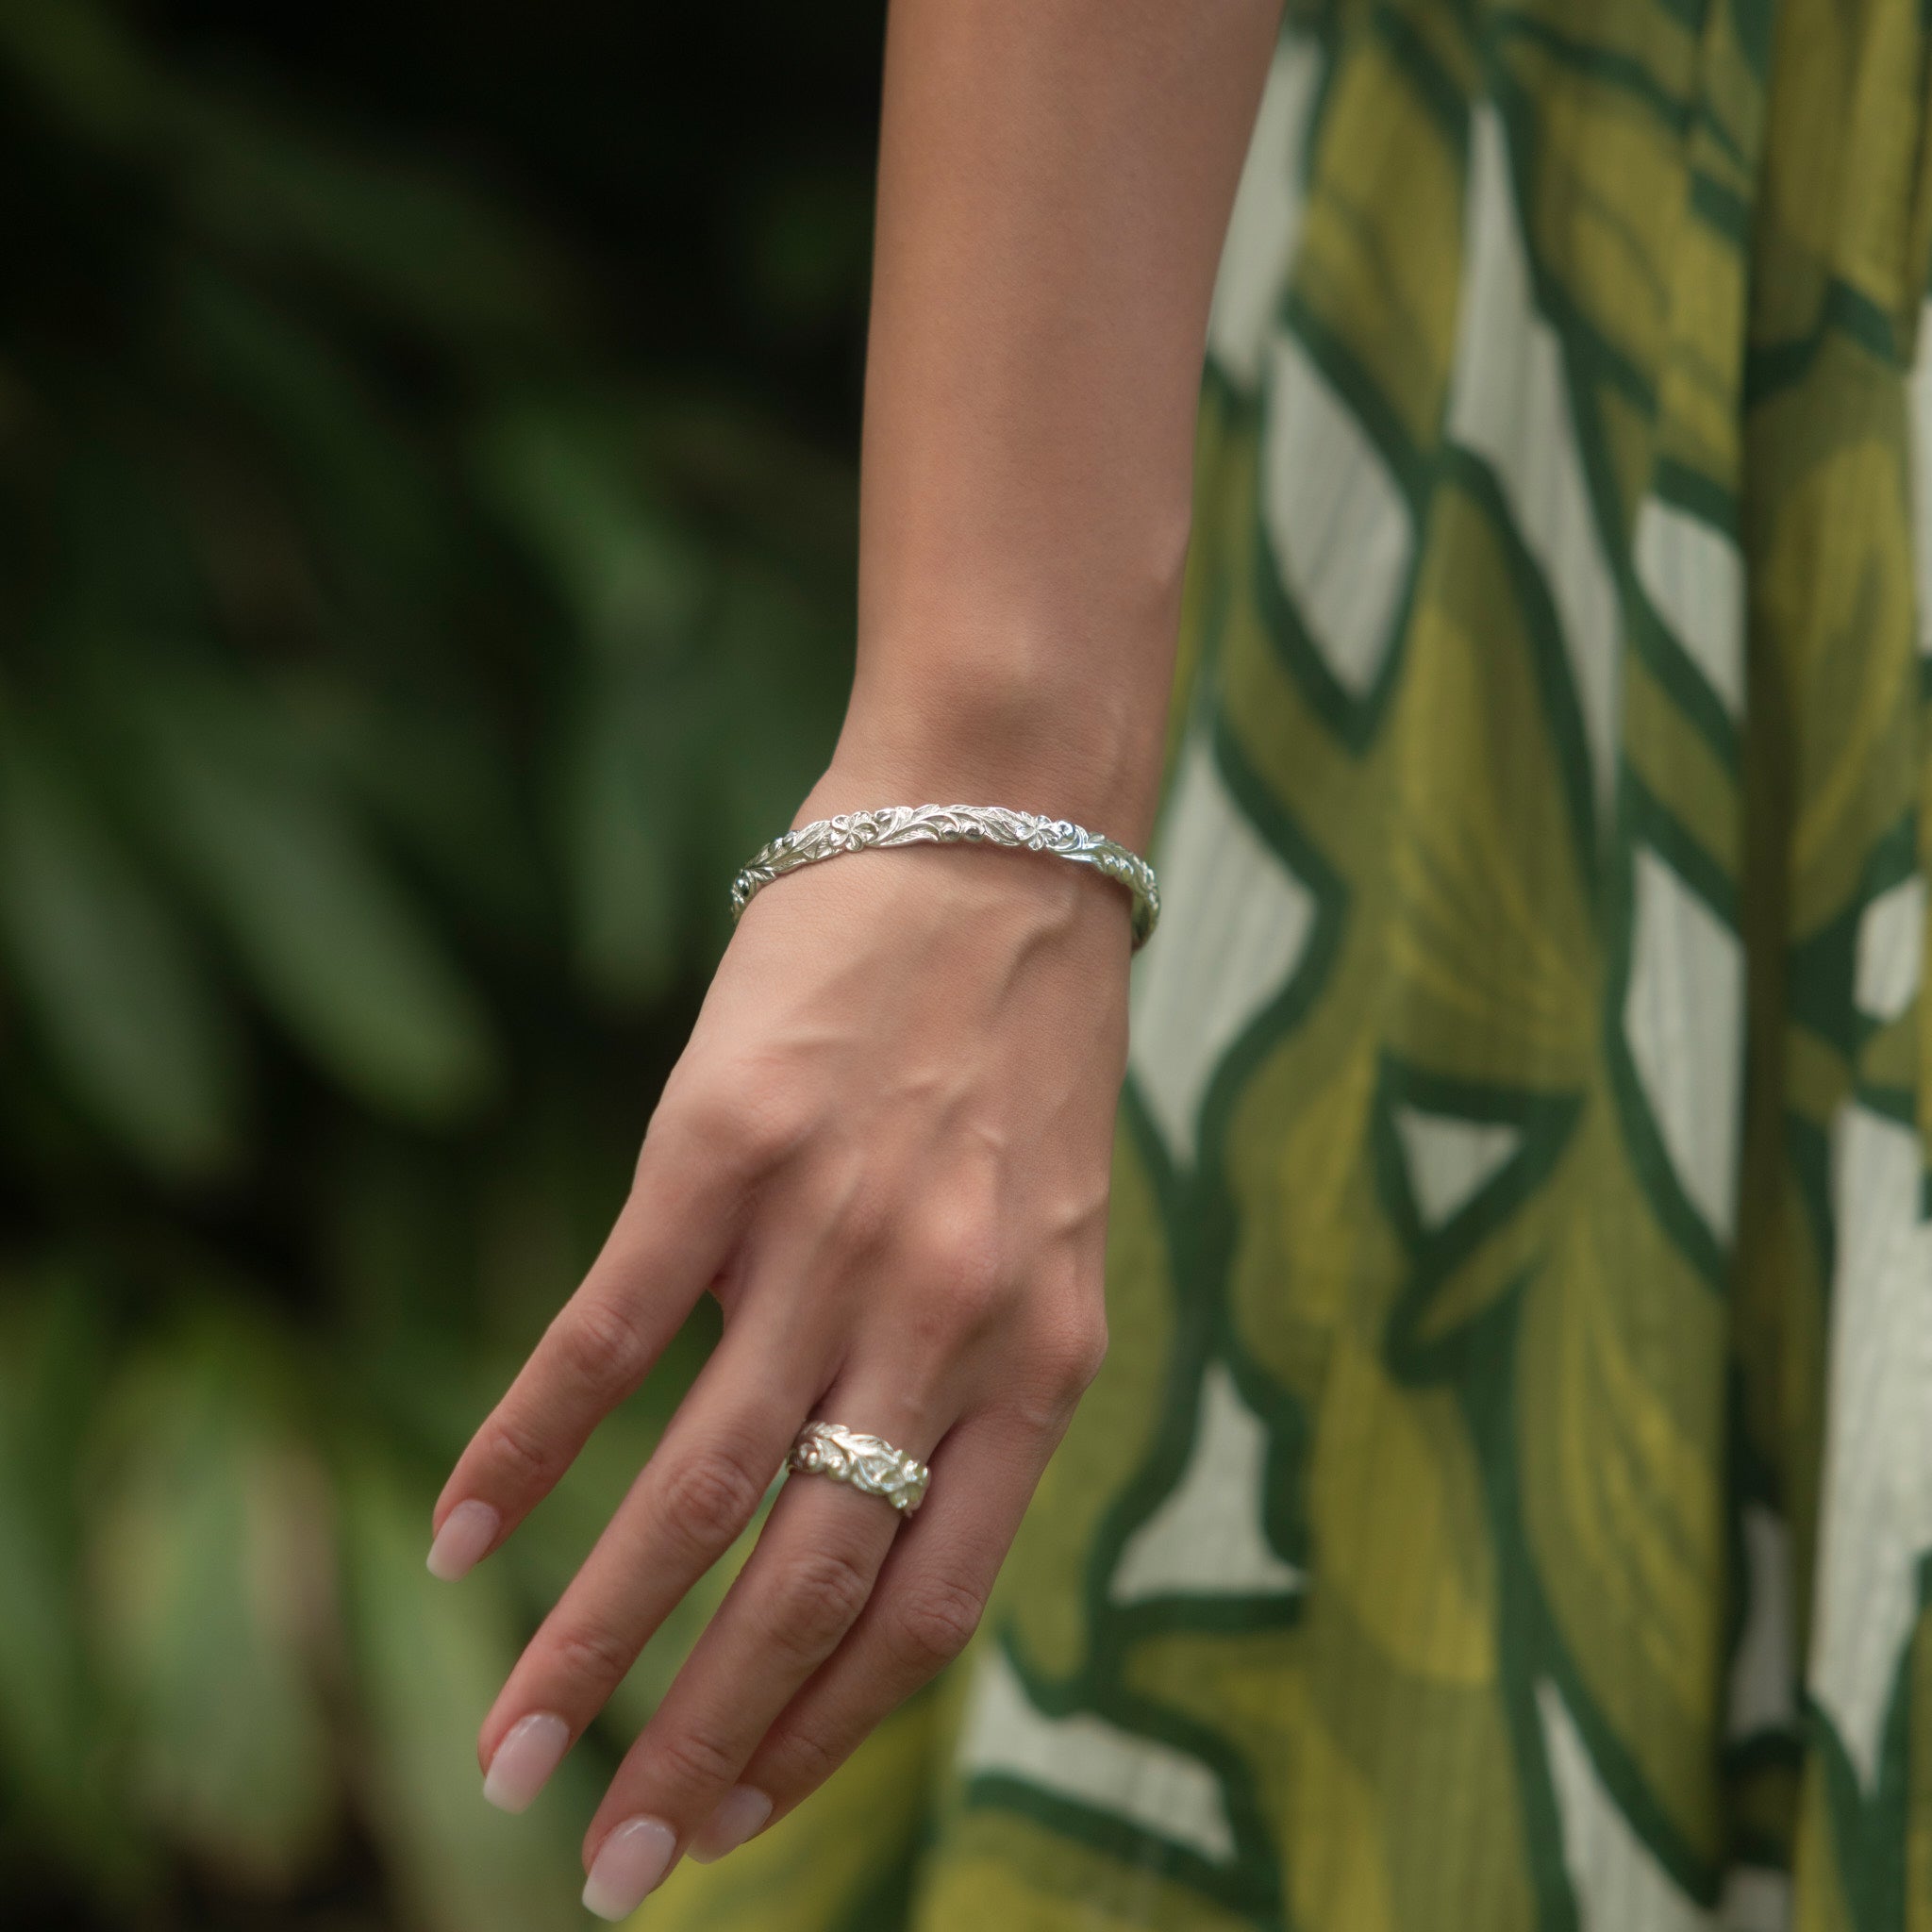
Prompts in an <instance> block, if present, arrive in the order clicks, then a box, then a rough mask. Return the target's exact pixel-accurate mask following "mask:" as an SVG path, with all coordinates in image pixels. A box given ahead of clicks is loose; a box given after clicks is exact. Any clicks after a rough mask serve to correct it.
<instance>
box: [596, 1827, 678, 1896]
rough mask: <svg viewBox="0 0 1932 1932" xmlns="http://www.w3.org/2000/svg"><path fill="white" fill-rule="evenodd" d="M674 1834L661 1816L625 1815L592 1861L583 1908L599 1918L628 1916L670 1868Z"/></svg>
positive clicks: (674, 1842)
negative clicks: (636, 1816) (641, 1816)
mask: <svg viewBox="0 0 1932 1932" xmlns="http://www.w3.org/2000/svg"><path fill="white" fill-rule="evenodd" d="M676 1849H677V1834H676V1833H675V1831H673V1830H672V1828H671V1827H670V1826H669V1825H668V1824H665V1823H664V1821H663V1820H662V1819H661V1818H626V1819H625V1821H624V1823H623V1824H619V1825H614V1826H612V1828H611V1832H610V1836H609V1837H608V1838H607V1839H606V1840H604V1842H603V1843H602V1844H601V1845H599V1846H598V1847H597V1856H596V1857H594V1858H592V1859H591V1875H590V1877H589V1878H588V1879H586V1880H585V1882H584V1908H585V1909H586V1910H587V1911H592V1912H595V1913H596V1915H597V1916H598V1917H599V1918H600V1919H627V1918H629V1916H630V1915H631V1913H633V1912H634V1911H636V1910H637V1908H638V1907H639V1906H641V1904H642V1903H643V1901H644V1896H645V1894H646V1893H647V1892H651V1891H655V1890H657V1889H658V1880H659V1879H661V1878H662V1877H663V1876H664V1874H665V1873H666V1872H668V1871H669V1870H670V1869H671V1855H672V1853H673V1852H675V1850H676Z"/></svg>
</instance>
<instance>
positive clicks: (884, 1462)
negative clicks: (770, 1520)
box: [785, 1423, 932, 1516]
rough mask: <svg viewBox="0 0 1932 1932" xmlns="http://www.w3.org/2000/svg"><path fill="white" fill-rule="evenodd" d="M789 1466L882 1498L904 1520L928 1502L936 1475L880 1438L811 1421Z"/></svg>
mask: <svg viewBox="0 0 1932 1932" xmlns="http://www.w3.org/2000/svg"><path fill="white" fill-rule="evenodd" d="M785 1462H786V1467H787V1468H789V1469H795V1470H797V1471H799V1472H800V1474H804V1475H828V1476H830V1477H831V1478H832V1480H833V1481H834V1482H839V1483H850V1484H851V1486H852V1487H853V1488H854V1489H855V1490H863V1491H865V1492H866V1494H867V1495H869V1496H883V1497H884V1498H885V1499H886V1501H887V1502H888V1503H890V1504H891V1506H892V1507H893V1508H894V1509H896V1510H898V1512H899V1513H900V1515H902V1516H910V1515H911V1514H912V1512H913V1511H914V1510H915V1509H917V1508H918V1507H919V1506H920V1504H921V1503H922V1502H924V1499H925V1484H926V1478H927V1477H928V1476H930V1475H931V1474H932V1472H931V1470H929V1469H928V1468H927V1467H926V1466H925V1464H924V1463H923V1462H915V1461H913V1459H912V1458H911V1457H909V1456H908V1455H907V1453H906V1452H905V1450H903V1449H894V1448H893V1447H892V1445H891V1443H890V1442H888V1441H884V1440H883V1439H882V1438H880V1437H878V1436H861V1435H859V1434H858V1432H857V1431H856V1430H853V1429H848V1428H846V1427H845V1426H844V1425H843V1424H841V1423H807V1424H806V1425H805V1426H804V1428H802V1429H800V1430H799V1432H798V1435H797V1438H796V1440H795V1441H793V1442H792V1444H791V1455H789V1456H788V1457H786V1458H785Z"/></svg>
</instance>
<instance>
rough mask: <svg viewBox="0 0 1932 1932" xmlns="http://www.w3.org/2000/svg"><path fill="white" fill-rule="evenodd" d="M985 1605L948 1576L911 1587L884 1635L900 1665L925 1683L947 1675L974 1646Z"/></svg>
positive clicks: (886, 1622)
mask: <svg viewBox="0 0 1932 1932" xmlns="http://www.w3.org/2000/svg"><path fill="white" fill-rule="evenodd" d="M984 1608H985V1600H984V1598H982V1597H981V1595H980V1594H979V1592H978V1591H975V1590H973V1589H970V1588H969V1587H968V1586H967V1585H965V1584H963V1583H959V1582H957V1581H955V1580H954V1579H952V1578H951V1577H945V1576H932V1577H925V1578H923V1579H922V1580H921V1581H919V1582H918V1583H915V1584H908V1587H907V1588H906V1590H905V1591H904V1592H903V1593H902V1594H901V1596H900V1598H899V1601H898V1602H897V1603H896V1604H895V1605H894V1606H893V1608H892V1610H891V1614H890V1615H889V1616H887V1617H886V1618H885V1620H884V1623H883V1627H882V1630H881V1635H882V1636H883V1637H884V1638H885V1640H886V1642H887V1643H888V1645H889V1647H890V1648H891V1653H892V1656H893V1657H894V1659H895V1661H897V1662H898V1663H899V1664H900V1665H902V1666H903V1667H904V1668H905V1669H906V1670H908V1672H911V1673H914V1674H917V1675H918V1676H920V1677H921V1678H925V1677H930V1676H932V1675H933V1674H935V1673H936V1672H938V1671H941V1670H942V1669H943V1668H944V1667H945V1666H946V1665H947V1664H949V1663H951V1662H952V1661H953V1659H954V1658H955V1657H958V1655H959V1653H960V1652H961V1651H962V1650H964V1649H965V1648H966V1646H967V1644H968V1643H970V1642H971V1641H973V1633H974V1631H975V1630H976V1629H978V1627H979V1617H980V1612H981V1611H982V1610H983V1609H984Z"/></svg>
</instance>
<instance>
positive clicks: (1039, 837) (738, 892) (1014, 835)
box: [731, 805, 1160, 950]
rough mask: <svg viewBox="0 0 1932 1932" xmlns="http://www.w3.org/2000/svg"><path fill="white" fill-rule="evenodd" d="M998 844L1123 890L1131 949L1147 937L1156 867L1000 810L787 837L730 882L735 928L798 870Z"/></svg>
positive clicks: (892, 814)
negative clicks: (908, 850) (1057, 861)
mask: <svg viewBox="0 0 1932 1932" xmlns="http://www.w3.org/2000/svg"><path fill="white" fill-rule="evenodd" d="M967 844H979V845H1004V846H1008V847H1009V848H1011V849H1012V850H1015V851H1023V852H1045V853H1050V854H1052V855H1053V857H1055V858H1065V859H1070V860H1072V861H1073V862H1074V864H1075V865H1090V866H1091V867H1092V868H1093V869H1094V871H1096V872H1098V873H1101V874H1104V875H1105V876H1106V877H1108V878H1110V879H1112V880H1113V881H1114V882H1115V883H1116V884H1117V885H1122V886H1124V887H1125V888H1126V889H1127V891H1128V893H1129V895H1130V896H1131V898H1132V900H1133V934H1134V946H1135V948H1136V949H1137V950H1138V949H1139V948H1140V947H1141V946H1143V945H1145V944H1146V942H1147V941H1148V939H1149V938H1150V937H1151V936H1152V934H1153V931H1154V927H1155V923H1156V922H1157V921H1158V919H1159V917H1160V891H1159V887H1158V885H1157V884H1156V882H1155V877H1154V868H1153V867H1152V866H1151V865H1149V864H1148V863H1147V861H1146V860H1145V859H1144V858H1141V857H1140V856H1139V855H1138V854H1137V853H1133V852H1129V851H1128V850H1127V848H1126V847H1125V846H1124V845H1120V844H1117V843H1116V842H1115V841H1113V840H1111V839H1104V838H1102V837H1101V836H1100V835H1099V833H1097V832H1090V831H1088V830H1087V829H1086V827H1085V826H1084V825H1076V824H1074V823H1073V822H1072V821H1071V820H1070V819H1049V818H1041V816H1040V815H1039V814H1037V813H1035V812H1030V811H1014V810H1012V809H1011V808H1008V807H1007V806H1003V805H889V806H884V807H881V808H879V809H878V810H876V811H848V812H840V813H838V814H837V815H836V816H835V817H832V818H828V819H814V820H813V821H812V822H811V824H808V825H800V826H799V827H798V828H797V830H796V831H791V832H785V833H782V834H780V836H779V837H777V838H775V839H774V840H773V841H771V843H770V844H768V845H763V846H760V847H759V848H758V851H757V852H755V853H754V854H753V855H752V857H751V859H750V861H749V862H748V863H747V864H746V865H745V867H744V869H743V870H742V871H741V873H740V874H738V876H737V877H736V878H735V879H733V880H732V882H731V916H732V919H733V920H734V921H736V919H737V918H738V916H739V914H740V913H741V912H742V911H743V910H744V908H745V907H746V906H747V905H748V904H749V903H750V902H751V899H752V895H753V894H754V893H756V892H757V891H758V890H759V889H760V888H761V887H764V886H768V885H770V884H771V882H772V881H773V880H774V879H775V878H777V877H778V876H780V874H784V873H788V872H795V871H796V870H797V869H798V868H799V867H800V866H803V865H811V864H814V863H815V862H817V861H818V860H820V859H823V858H837V857H839V856H840V855H841V853H847V852H864V851H867V850H869V849H871V848H873V847H874V846H888V845H967Z"/></svg>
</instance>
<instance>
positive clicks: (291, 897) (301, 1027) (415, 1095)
mask: <svg viewBox="0 0 1932 1932" xmlns="http://www.w3.org/2000/svg"><path fill="white" fill-rule="evenodd" d="M137 715H138V717H139V719H140V722H141V724H142V726H143V727H144V733H145V737H146V742H147V747H148V749H149V751H150V753H151V758H152V762H151V768H150V775H151V776H152V779H153V782H154V785H155V810H156V814H157V817H158V820H159V822H160V829H161V830H162V832H163V833H164V835H165V836H167V838H168V839H169V841H170V843H171V844H172V846H173V848H174V850H175V855H176V857H177V858H178V860H179V862H180V863H181V865H182V867H183V869H184V870H185V871H186V872H188V873H189V874H190V875H191V876H192V880H193V882H194V884H195V885H196V886H197V887H198V889H199V890H200V891H201V892H202V893H203V894H204V896H205V897H206V899H207V901H208V906H209V908H210V909H211V910H212V911H213V912H214V913H215V915H216V916H217V917H218V918H219V919H220V920H221V921H222V923H223V924H224V925H225V927H226V929H227V932H228V934H229V936H230V938H231V939H232V941H233V942H234V944H235V946H236V948H237V950H238V951H239V952H240V953H241V955H242V958H243V959H244V960H245V961H246V963H247V966H248V968H249V971H250V974H251V976H252V980H253V983H254V986H255V989H256V991H258V993H259V995H260V997H261V998H262V1000H263V1001H264V1002H265V1003H266V1004H267V1005H268V1006H269V1007H271V1008H274V1009H275V1012H276V1013H277V1014H278V1015H279V1016H280V1018H281V1019H282V1020H283V1022H284V1023H285V1024H287V1025H288V1026H289V1028H290V1030H291V1032H293V1033H294V1034H295V1035H296V1037H297V1038H298V1039H300V1040H301V1041H303V1042H304V1043H305V1044H306V1045H307V1046H308V1050H309V1051H310V1052H311V1053H312V1054H313V1055H314V1056H315V1058H317V1060H319V1061H320V1062H321V1063H322V1065H323V1066H324V1067H325V1068H326V1069H327V1070H328V1071H329V1072H330V1073H331V1074H334V1075H335V1076H336V1078H338V1079H339V1080H341V1082H342V1084H343V1085H344V1086H345V1087H347V1088H349V1089H350V1090H351V1091H354V1092H357V1093H358V1094H360V1095H361V1096H362V1097H363V1098H364V1099H366V1100H369V1101H371V1102H373V1103H374V1104H375V1105H376V1106H378V1107H382V1108H390V1109H392V1110H393V1111H395V1112H398V1113H401V1114H405V1115H408V1116H411V1117H414V1118H418V1119H423V1120H437V1119H446V1118H449V1117H451V1116H454V1115H458V1114H461V1113H464V1112H466V1111H468V1110H470V1109H472V1108H475V1107H476V1106H477V1105H478V1104H479V1103H480V1102H481V1101H482V1100H483V1099H485V1098H486V1097H487V1096H488V1094H489V1093H490V1091H491V1089H492V1087H493V1086H494V1084H495V1082H496V1080H497V1078H498V1068H497V1064H496V1054H495V1048H494V1042H493V1041H492V1039H491V1029H490V1025H489V1022H488V1019H487V1017H486V1015H485V1013H484V1010H483V1008H482V1005H481V1003H480V1002H479V1000H478V999H477V997H476V995H475V993H474V992H473V991H471V989H470V987H469V986H468V984H467V983H466V982H465V981H464V980H463V978H462V977H461V976H460V974H458V971H457V969H456V967H455V966H454V965H453V964H452V963H451V961H450V959H449V957H448V955H447V954H446V953H445V951H444V950H443V947H442V945H441V941H439V940H438V938H437V937H436V935H435V934H434V933H433V932H432V931H431V930H430V929H429V927H428V926H427V925H426V924H425V923H424V921H423V920H422V918H421V917H420V915H419V914H418V912H417V910H416V908H415V906H414V905H413V904H412V903H411V901H410V899H409V898H408V896H406V895H405V894H404V892H403V891H401V890H400V889H399V887H398V886H397V884H396V883H395V882H394V880H393V879H392V878H391V874H390V873H389V872H388V871H387V870H386V869H385V868H384V867H383V865H382V864H381V862H380V861H379V860H378V858H377V857H376V855H375V851H374V850H373V849H372V847H371V846H370V844H369V842H368V841H367V840H366V838H365V837H364V836H363V834H362V831H361V828H360V827H359V825H358V824H357V823H356V821H355V819H354V818H353V817H352V815H351V814H350V813H349V812H348V811H347V810H346V809H345V808H344V806H343V804H342V802H341V799H340V798H338V797H337V796H335V795H334V794H333V793H331V792H330V791H326V790H325V789H324V787H323V786H322V785H321V784H320V783H319V782H318V781H317V779H316V777H315V774H313V772H312V771H310V770H309V769H308V767H307V765H306V764H305V762H304V761H303V760H302V759H301V758H300V757H299V754H298V751H297V748H296V747H295V746H294V745H293V744H292V742H291V736H290V734H289V733H288V732H287V731H286V730H283V729H280V728H278V726H277V721H276V720H275V717H274V715H273V713H271V712H270V711H269V710H268V709H267V708H266V707H261V706H252V707H251V706H244V705H243V704H242V702H241V701H240V699H239V697H237V696H230V695H229V694H228V693H225V692H221V691H215V690H211V689H209V688H208V687H207V686H205V685H202V684H197V683H194V682H192V681H190V680H189V679H187V678H182V679H180V680H179V681H177V682H176V683H175V684H174V685H172V686H170V687H169V688H168V689H167V690H166V691H162V690H161V689H160V688H159V687H158V686H157V687H156V688H155V689H154V690H152V691H150V692H148V693H146V694H145V702H143V703H142V704H141V705H140V706H139V707H138V712H137Z"/></svg>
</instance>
